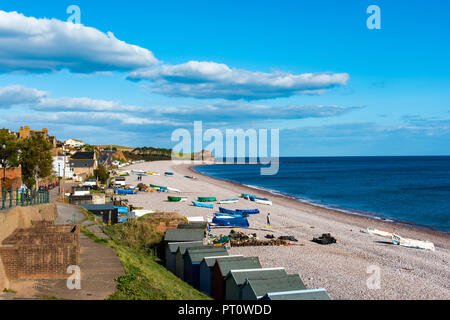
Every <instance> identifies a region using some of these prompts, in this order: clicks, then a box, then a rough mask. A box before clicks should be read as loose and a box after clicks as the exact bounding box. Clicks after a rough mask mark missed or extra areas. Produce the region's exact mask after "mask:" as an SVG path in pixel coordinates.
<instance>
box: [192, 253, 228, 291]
mask: <svg viewBox="0 0 450 320" xmlns="http://www.w3.org/2000/svg"><path fill="white" fill-rule="evenodd" d="M224 255H228V251H227V249H226V248H225V247H213V246H211V247H207V248H188V249H187V250H186V253H185V255H184V275H183V277H184V281H186V282H187V283H189V284H190V285H192V286H193V287H194V288H196V289H199V288H200V263H201V262H202V260H203V259H204V258H205V257H213V256H224Z"/></svg>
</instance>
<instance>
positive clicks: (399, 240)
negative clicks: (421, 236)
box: [392, 234, 435, 251]
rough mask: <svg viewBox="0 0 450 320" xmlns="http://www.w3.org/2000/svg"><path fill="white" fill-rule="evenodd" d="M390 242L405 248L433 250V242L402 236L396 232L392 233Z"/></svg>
mask: <svg viewBox="0 0 450 320" xmlns="http://www.w3.org/2000/svg"><path fill="white" fill-rule="evenodd" d="M392 243H394V244H396V245H399V246H403V247H407V248H415V249H422V250H431V251H435V248H434V243H433V242H430V241H421V240H414V239H408V238H403V237H401V236H399V235H398V234H393V235H392Z"/></svg>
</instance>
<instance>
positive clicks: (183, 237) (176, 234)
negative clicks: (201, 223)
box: [164, 229, 204, 242]
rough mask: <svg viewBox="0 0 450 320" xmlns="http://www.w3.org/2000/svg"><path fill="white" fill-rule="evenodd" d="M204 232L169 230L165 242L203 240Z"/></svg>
mask: <svg viewBox="0 0 450 320" xmlns="http://www.w3.org/2000/svg"><path fill="white" fill-rule="evenodd" d="M203 236H204V231H203V230H197V229H180V230H178V229H177V230H167V232H166V235H165V236H164V241H168V242H186V241H200V240H203Z"/></svg>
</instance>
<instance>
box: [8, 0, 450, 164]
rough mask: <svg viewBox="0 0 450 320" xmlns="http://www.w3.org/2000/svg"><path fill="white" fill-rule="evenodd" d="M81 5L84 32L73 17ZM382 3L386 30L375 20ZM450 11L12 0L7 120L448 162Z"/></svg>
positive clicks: (161, 142)
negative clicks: (259, 137) (234, 134)
mask: <svg viewBox="0 0 450 320" xmlns="http://www.w3.org/2000/svg"><path fill="white" fill-rule="evenodd" d="M93 2H94V3H93ZM73 4H75V5H78V6H79V7H80V9H81V24H82V25H83V29H80V30H75V31H73V30H72V29H70V28H66V26H64V24H67V23H66V22H65V21H66V20H67V18H68V16H69V14H67V13H66V8H67V7H68V6H69V5H73ZM372 4H375V5H378V6H379V7H380V9H381V30H369V29H368V28H367V26H366V20H367V18H368V17H369V14H367V13H366V9H367V7H368V6H369V5H372ZM449 10H450V1H435V2H433V4H430V2H427V1H341V2H337V1H314V2H313V1H210V0H207V1H131V0H130V1H127V2H123V1H33V2H31V1H18V0H15V1H2V4H1V5H0V13H1V12H3V15H1V14H0V127H8V128H10V129H13V130H18V128H19V127H20V126H21V125H30V126H32V127H33V128H41V127H48V128H49V130H50V132H51V133H53V134H55V135H56V136H57V137H58V138H59V139H67V138H72V137H74V138H80V139H83V140H85V141H86V142H88V143H91V144H108V143H115V144H125V145H130V146H144V145H147V146H161V147H172V146H173V143H171V142H170V136H171V133H172V132H173V131H174V130H175V129H177V128H187V129H191V130H192V127H193V121H195V120H197V121H198V120H202V121H203V123H204V126H205V127H206V128H219V129H226V128H243V129H248V128H255V129H259V128H279V129H280V153H281V155H284V156H295V155H299V156H315V155H317V156H328V155H329V156H334V155H337V156H341V155H448V154H450V90H449V89H450V78H449V76H448V75H449V71H450V64H449V61H448V57H449V56H450V41H449V30H450V20H449V19H448V12H450V11H449ZM13 11H16V12H18V13H19V14H21V15H15V14H13V13H12V12H13ZM32 17H34V18H36V19H38V20H33V21H31V20H30V19H31V18H32ZM44 18H47V19H51V18H54V19H57V20H59V21H60V22H61V23H56V22H52V23H48V21H49V20H43V19H44ZM2 20H3V24H2ZM87 27H90V28H87ZM109 31H110V32H112V33H113V34H114V36H113V37H112V38H111V36H109V35H107V32H109ZM68 32H69V33H68ZM18 97H19V98H18Z"/></svg>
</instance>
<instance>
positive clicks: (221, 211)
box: [219, 207, 246, 216]
mask: <svg viewBox="0 0 450 320" xmlns="http://www.w3.org/2000/svg"><path fill="white" fill-rule="evenodd" d="M219 212H220V213H222V214H226V215H232V216H243V215H246V214H245V213H243V212H242V211H235V210H229V209H225V208H222V207H219Z"/></svg>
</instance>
